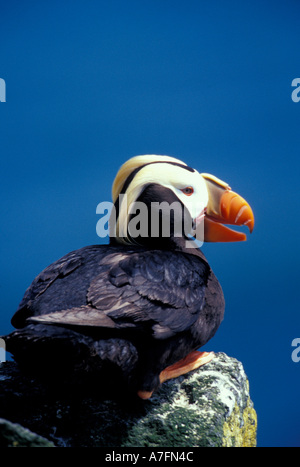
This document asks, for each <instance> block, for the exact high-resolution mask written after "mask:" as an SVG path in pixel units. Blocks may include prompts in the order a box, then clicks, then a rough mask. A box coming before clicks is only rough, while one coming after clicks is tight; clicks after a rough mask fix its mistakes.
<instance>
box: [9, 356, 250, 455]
mask: <svg viewBox="0 0 300 467" xmlns="http://www.w3.org/2000/svg"><path fill="white" fill-rule="evenodd" d="M0 418H1V420H0V446H74V447H100V446H102V447H190V448H191V447H202V446H203V447H204V446H205V447H217V446H228V447H229V446H234V447H240V446H245V447H248V446H250V447H254V446H255V445H256V427H257V418H256V412H255V410H254V407H253V403H252V401H251V399H250V394H249V383H248V380H247V377H246V375H245V372H244V369H243V366H242V364H241V363H240V362H239V361H237V360H236V359H234V358H231V357H228V356H227V355H225V354H224V353H217V354H216V355H215V357H214V359H213V360H212V361H211V362H210V363H208V364H207V365H205V366H203V367H201V368H199V369H198V370H195V371H193V372H191V373H188V374H187V375H184V376H180V377H178V378H176V379H173V380H170V381H168V382H166V383H164V384H163V385H162V387H161V388H160V389H159V391H157V392H156V393H155V394H154V395H153V397H152V398H151V399H150V400H148V401H145V402H143V401H137V400H125V401H124V400H123V401H122V400H119V401H117V400H109V399H107V398H106V399H101V400H99V398H97V394H96V391H92V392H90V391H89V392H84V394H83V393H82V388H81V389H80V390H79V391H76V390H75V389H74V387H73V390H72V388H68V389H67V390H66V389H64V390H62V391H57V389H56V390H54V391H53V390H52V389H51V388H49V387H48V386H47V385H45V384H44V383H42V382H41V381H38V380H37V379H35V378H33V377H29V376H24V375H22V373H20V370H19V369H18V367H17V365H16V364H15V363H13V362H7V363H3V364H2V365H0ZM24 428H26V430H24ZM24 437H25V439H24Z"/></svg>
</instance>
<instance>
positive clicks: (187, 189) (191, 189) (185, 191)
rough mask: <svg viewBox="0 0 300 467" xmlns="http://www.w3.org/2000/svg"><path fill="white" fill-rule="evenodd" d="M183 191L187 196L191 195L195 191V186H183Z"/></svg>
mask: <svg viewBox="0 0 300 467" xmlns="http://www.w3.org/2000/svg"><path fill="white" fill-rule="evenodd" d="M181 191H182V193H184V194H185V195H186V196H191V195H192V194H193V193H194V188H193V187H192V186H187V187H186V188H182V190H181Z"/></svg>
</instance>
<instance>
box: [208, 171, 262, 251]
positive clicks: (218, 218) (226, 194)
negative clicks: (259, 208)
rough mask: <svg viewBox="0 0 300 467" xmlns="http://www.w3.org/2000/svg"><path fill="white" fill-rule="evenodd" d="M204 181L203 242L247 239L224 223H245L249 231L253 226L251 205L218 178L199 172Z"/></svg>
mask: <svg viewBox="0 0 300 467" xmlns="http://www.w3.org/2000/svg"><path fill="white" fill-rule="evenodd" d="M201 175H202V176H203V177H204V179H205V182H206V185H207V188H208V194H209V201H208V206H207V210H206V215H205V218H204V241H205V242H240V241H244V240H246V239H247V236H246V234H244V233H242V232H236V231H235V230H232V229H230V228H228V227H226V226H225V225H224V224H231V225H246V226H247V227H248V228H249V231H250V233H251V232H252V230H253V227H254V215H253V212H252V209H251V207H250V206H249V204H248V203H247V201H245V200H244V198H242V197H241V196H240V195H238V194H237V193H235V192H234V191H231V188H230V187H229V186H228V185H227V184H226V183H224V182H222V181H221V180H219V179H218V178H216V177H214V176H212V175H209V174H201Z"/></svg>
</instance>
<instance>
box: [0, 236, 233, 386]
mask: <svg viewBox="0 0 300 467" xmlns="http://www.w3.org/2000/svg"><path fill="white" fill-rule="evenodd" d="M223 312H224V299H223V294H222V290H221V287H220V285H219V283H218V281H217V279H216V278H215V276H214V274H213V273H212V271H211V269H210V267H209V265H208V263H207V261H206V260H205V258H204V256H203V254H202V253H201V252H200V251H199V250H197V249H195V250H193V254H191V253H187V252H184V251H179V249H178V250H173V251H167V250H166V251H161V250H147V249H145V248H142V247H134V248H132V247H126V246H121V245H118V246H110V245H96V246H90V247H85V248H82V249H80V250H77V251H75V252H71V253H69V254H68V255H66V256H64V257H63V258H61V259H60V260H58V261H57V262H55V263H53V264H51V265H50V266H49V267H48V268H46V269H45V270H44V271H43V272H42V273H41V274H39V275H38V276H37V277H36V278H35V280H34V281H33V283H32V284H31V286H30V287H29V289H28V290H27V291H26V293H25V296H24V298H23V300H22V302H21V303H20V306H19V309H18V310H17V312H16V313H15V315H14V317H13V319H12V324H13V325H14V326H15V327H16V328H19V329H20V330H17V331H14V332H13V333H12V334H10V335H9V336H7V337H6V341H7V349H8V350H9V351H10V352H12V353H13V354H14V357H15V359H16V360H17V361H19V362H20V363H21V364H23V366H36V367H37V368H38V369H39V371H40V372H43V371H45V372H47V373H50V367H51V366H53V367H54V370H55V369H56V370H57V367H58V366H60V367H61V368H62V369H63V371H64V372H66V374H68V373H69V372H70V371H71V369H72V370H73V368H76V371H81V372H83V371H86V372H87V373H88V372H92V371H96V370H95V369H96V368H98V370H99V369H102V367H103V365H104V364H105V366H106V368H107V369H108V370H109V369H111V371H115V370H116V369H117V370H118V371H117V373H118V377H119V378H121V379H122V383H123V384H124V385H127V386H128V388H129V389H130V390H144V391H153V390H154V389H156V388H157V387H158V386H159V374H160V372H161V371H162V370H163V369H164V368H166V367H167V366H169V365H171V364H173V363H175V362H176V361H178V360H180V359H181V358H182V357H184V356H186V355H187V354H188V353H189V352H190V351H191V350H195V349H197V348H198V347H201V346H202V345H204V344H205V343H206V342H207V341H208V340H209V339H210V338H211V337H212V336H213V335H214V333H215V332H216V330H217V328H218V327H219V325H220V322H221V320H222V318H223ZM75 350H76V351H75ZM47 356H48V357H47ZM49 359H51V362H52V363H51V364H50V362H49V361H48V360H49ZM100 373H101V372H100V371H99V376H100V383H101V375H100Z"/></svg>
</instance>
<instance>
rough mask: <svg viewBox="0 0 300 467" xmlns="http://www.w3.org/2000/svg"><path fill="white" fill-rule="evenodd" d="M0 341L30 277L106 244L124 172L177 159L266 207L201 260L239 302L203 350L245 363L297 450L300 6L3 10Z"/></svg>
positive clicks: (265, 434) (279, 437)
mask: <svg viewBox="0 0 300 467" xmlns="http://www.w3.org/2000/svg"><path fill="white" fill-rule="evenodd" d="M0 23H1V29H0V63H1V68H0V77H1V78H3V79H5V81H6V86H7V89H6V100H7V102H6V103H0V119H1V120H0V121H1V125H0V151H1V172H0V177H1V180H0V191H1V193H0V203H1V250H2V251H1V269H0V270H1V281H0V287H1V288H0V291H1V316H0V334H1V333H7V332H9V331H10V330H11V329H12V327H11V325H10V318H11V316H12V315H13V313H14V311H15V309H16V308H17V306H18V303H19V302H20V300H21V298H22V296H23V293H24V291H25V289H26V288H27V287H28V286H29V285H30V283H31V281H32V280H33V278H34V277H35V276H36V275H37V274H38V273H39V272H40V271H41V270H42V269H43V268H45V267H46V266H48V265H49V264H50V263H51V262H53V261H55V260H56V259H58V258H60V257H61V256H63V255H64V254H66V253H68V252H69V251H71V250H74V249H77V248H80V247H82V246H84V245H88V244H94V243H99V242H100V239H99V238H98V237H97V235H96V223H97V220H98V218H99V216H96V206H97V204H98V203H99V202H101V201H107V200H110V192H111V183H112V181H113V178H114V175H115V173H116V172H117V170H118V168H119V166H120V165H121V164H122V163H123V162H124V161H125V160H127V159H128V158H130V157H132V156H134V155H137V154H146V153H156V154H167V155H171V156H175V157H178V158H180V159H182V160H184V161H185V162H186V163H188V164H189V165H191V166H193V167H195V168H197V169H198V170H199V171H201V172H209V173H212V174H214V175H216V176H218V177H220V178H222V179H223V180H225V181H227V182H228V183H229V184H230V185H231V187H232V188H233V189H234V190H235V191H237V192H238V193H240V194H241V195H242V196H243V197H245V198H246V199H247V200H248V202H249V203H250V204H251V206H252V207H253V210H254V213H255V217H256V225H255V229H254V232H253V234H252V235H251V236H249V239H248V241H247V242H245V243H237V244H207V245H204V247H203V251H204V253H205V255H206V256H207V258H208V260H209V262H210V264H211V266H212V268H213V270H214V271H215V273H216V275H217V276H218V278H219V280H220V282H221V284H222V286H223V289H224V293H225V297H226V315H225V321H224V322H223V324H222V326H221V327H220V329H219V331H218V332H217V335H216V336H215V337H214V338H213V340H212V341H210V342H209V343H208V344H207V346H206V349H207V350H215V351H224V352H226V353H227V354H229V355H231V356H233V357H236V358H238V359H239V360H241V361H242V362H243V365H244V367H245V370H246V373H247V375H248V377H249V380H250V391H251V396H252V399H253V401H254V404H255V408H256V410H257V413H258V444H259V445H260V446H300V424H299V420H300V404H299V383H300V378H299V375H300V362H299V363H294V362H293V361H292V359H291V353H292V350H293V348H292V347H291V342H292V340H293V339H294V338H297V337H298V338H299V337H300V317H299V316H300V314H299V243H298V237H299V200H298V196H299V189H298V187H299V154H300V153H299V143H300V102H299V103H295V102H293V101H292V99H291V93H292V91H293V88H292V87H291V82H292V80H293V79H294V78H297V77H299V76H300V48H299V40H300V5H299V2H298V1H293V0H286V1H284V2H282V1H253V0H252V1H251V2H250V1H249V2H248V1H245V2H240V1H239V2H238V1H237V2H235V1H228V2H224V1H213V0H212V1H210V2H205V1H192V0H190V1H185V2H182V1H176V0H172V1H169V0H159V1H158V0H152V1H142V2H141V1H121V0H119V1H118V0H112V1H110V2H106V1H105V2H104V1H76V0H75V1H72V2H71V1H63V2H58V1H51V2H50V1H48V2H38V1H26V2H23V1H14V0H12V1H10V2H1V19H0Z"/></svg>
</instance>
